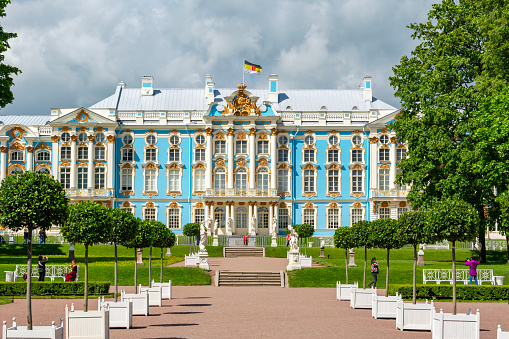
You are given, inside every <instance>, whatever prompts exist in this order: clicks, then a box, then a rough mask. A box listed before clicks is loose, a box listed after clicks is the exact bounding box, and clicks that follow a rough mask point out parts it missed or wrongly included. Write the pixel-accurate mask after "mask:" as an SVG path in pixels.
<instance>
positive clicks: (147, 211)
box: [142, 205, 158, 220]
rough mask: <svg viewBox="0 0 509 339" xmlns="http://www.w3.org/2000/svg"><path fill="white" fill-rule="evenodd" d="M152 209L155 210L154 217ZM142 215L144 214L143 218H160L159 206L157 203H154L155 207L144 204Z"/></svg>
mask: <svg viewBox="0 0 509 339" xmlns="http://www.w3.org/2000/svg"><path fill="white" fill-rule="evenodd" d="M152 210H153V212H154V216H153V218H152ZM149 212H150V213H149ZM142 215H143V220H158V208H157V205H154V207H147V206H143V208H142ZM149 217H150V218H149Z"/></svg>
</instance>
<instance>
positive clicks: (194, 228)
mask: <svg viewBox="0 0 509 339" xmlns="http://www.w3.org/2000/svg"><path fill="white" fill-rule="evenodd" d="M182 234H184V235H185V236H186V237H192V238H193V240H192V242H191V243H192V244H193V245H194V244H195V243H196V242H195V240H196V237H199V236H200V224H199V223H197V222H190V223H187V224H185V225H184V229H183V230H182ZM189 254H191V244H189Z"/></svg>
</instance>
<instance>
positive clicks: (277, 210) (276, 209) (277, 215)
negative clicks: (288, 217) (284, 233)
mask: <svg viewBox="0 0 509 339" xmlns="http://www.w3.org/2000/svg"><path fill="white" fill-rule="evenodd" d="M274 216H275V217H276V226H275V229H276V234H278V233H279V204H278V203H276V204H274Z"/></svg>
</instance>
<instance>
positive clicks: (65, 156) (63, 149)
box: [59, 145, 72, 161]
mask: <svg viewBox="0 0 509 339" xmlns="http://www.w3.org/2000/svg"><path fill="white" fill-rule="evenodd" d="M59 153H60V154H59V155H60V161H65V160H71V157H72V148H71V146H67V145H66V146H60V152H59Z"/></svg>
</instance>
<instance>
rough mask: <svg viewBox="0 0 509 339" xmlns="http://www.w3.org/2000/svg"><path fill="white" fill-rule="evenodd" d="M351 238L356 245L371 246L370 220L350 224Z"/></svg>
mask: <svg viewBox="0 0 509 339" xmlns="http://www.w3.org/2000/svg"><path fill="white" fill-rule="evenodd" d="M351 231H352V235H351V236H352V238H353V241H354V242H355V244H356V246H362V247H368V248H370V247H373V242H372V239H371V222H369V221H367V220H360V221H358V222H356V223H355V224H353V226H352V230H351Z"/></svg>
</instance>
